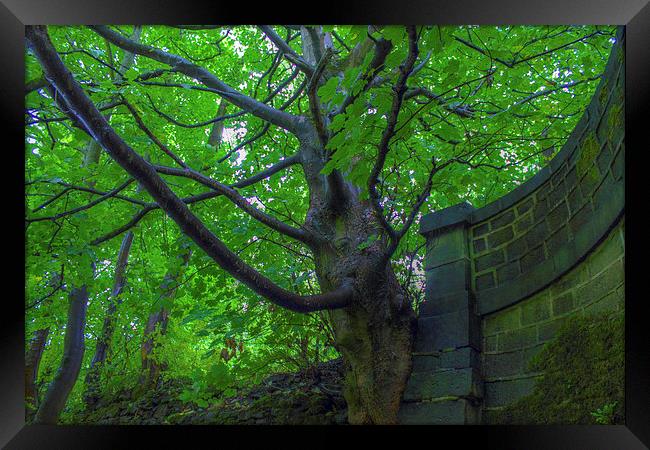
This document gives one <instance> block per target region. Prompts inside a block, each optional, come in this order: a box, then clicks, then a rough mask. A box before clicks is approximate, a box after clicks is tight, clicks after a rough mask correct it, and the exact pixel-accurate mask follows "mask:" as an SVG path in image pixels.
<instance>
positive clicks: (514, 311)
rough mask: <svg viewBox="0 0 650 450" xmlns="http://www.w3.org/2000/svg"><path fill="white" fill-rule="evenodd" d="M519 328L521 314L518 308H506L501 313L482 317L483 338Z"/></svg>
mask: <svg viewBox="0 0 650 450" xmlns="http://www.w3.org/2000/svg"><path fill="white" fill-rule="evenodd" d="M520 326H521V313H520V312H519V307H514V308H508V309H505V310H503V311H499V312H496V313H494V314H490V315H488V316H484V318H483V333H484V334H485V336H489V335H493V334H496V333H500V332H503V331H507V330H513V329H516V328H519V327H520Z"/></svg>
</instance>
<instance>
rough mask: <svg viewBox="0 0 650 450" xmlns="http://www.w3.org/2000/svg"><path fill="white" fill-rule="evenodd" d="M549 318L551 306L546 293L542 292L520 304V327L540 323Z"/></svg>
mask: <svg viewBox="0 0 650 450" xmlns="http://www.w3.org/2000/svg"><path fill="white" fill-rule="evenodd" d="M550 317H551V304H550V299H549V297H548V291H542V292H541V293H540V294H537V295H535V296H534V297H532V298H530V299H528V300H526V301H524V302H522V304H521V324H522V326H526V325H531V324H533V323H537V322H542V321H544V320H547V319H548V318H550Z"/></svg>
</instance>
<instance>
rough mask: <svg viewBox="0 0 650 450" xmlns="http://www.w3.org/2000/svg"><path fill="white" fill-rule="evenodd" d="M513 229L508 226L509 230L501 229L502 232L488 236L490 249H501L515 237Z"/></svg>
mask: <svg viewBox="0 0 650 450" xmlns="http://www.w3.org/2000/svg"><path fill="white" fill-rule="evenodd" d="M514 235H515V234H514V233H513V231H512V227H511V226H508V227H507V228H501V229H500V230H497V231H493V232H492V233H490V234H489V235H488V247H489V248H490V249H493V248H496V247H499V246H500V245H502V244H505V243H506V242H508V241H509V240H511V239H512V238H513V237H514Z"/></svg>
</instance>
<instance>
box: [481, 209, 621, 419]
mask: <svg viewBox="0 0 650 450" xmlns="http://www.w3.org/2000/svg"><path fill="white" fill-rule="evenodd" d="M624 261H625V221H624V220H621V221H620V223H619V224H618V225H617V226H616V227H615V228H614V229H613V230H612V231H611V232H610V233H609V235H608V236H607V238H606V239H605V241H604V242H603V243H602V244H601V245H600V246H598V247H597V249H596V250H594V251H593V252H591V253H590V254H589V256H588V257H587V259H585V260H584V261H583V262H582V263H580V264H578V265H577V266H575V267H574V268H573V269H572V270H570V271H569V272H568V273H566V274H565V275H563V276H562V277H560V278H558V279H557V280H556V281H554V282H553V283H552V284H551V285H550V286H548V287H547V288H545V289H543V290H541V291H539V292H538V293H536V294H534V295H533V296H531V297H528V298H527V299H525V300H523V301H521V302H518V303H516V304H514V305H513V306H510V307H508V308H506V309H504V310H501V311H499V312H496V313H493V314H489V315H486V316H484V317H483V320H482V330H481V331H482V336H483V339H482V348H481V350H482V352H481V355H482V369H483V370H482V378H483V383H484V384H483V386H484V392H485V396H484V402H483V408H482V414H483V420H482V422H484V423H493V420H491V416H492V415H491V413H492V412H494V411H498V410H499V409H500V408H502V407H504V406H506V405H508V404H511V403H513V402H514V401H516V400H518V399H519V398H521V397H522V396H524V395H526V394H528V393H529V392H530V391H531V389H532V387H533V385H534V382H535V378H536V376H538V375H539V374H538V373H534V372H531V371H530V370H529V368H528V363H529V362H530V360H531V358H532V357H533V356H535V355H536V354H537V353H539V351H540V350H541V349H542V347H543V346H544V344H545V343H546V342H548V341H549V340H551V339H552V338H553V337H554V336H555V334H556V333H557V331H558V330H559V328H560V327H561V326H562V324H563V323H564V322H565V321H566V320H567V319H568V318H569V317H572V316H574V315H581V316H582V315H588V314H597V313H601V312H609V311H623V308H624V299H625V278H624V274H625V271H624V265H625V262H624Z"/></svg>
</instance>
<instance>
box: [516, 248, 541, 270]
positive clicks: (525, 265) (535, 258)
mask: <svg viewBox="0 0 650 450" xmlns="http://www.w3.org/2000/svg"><path fill="white" fill-rule="evenodd" d="M545 258H546V256H545V255H544V246H543V245H539V246H537V247H536V248H533V249H532V250H530V251H529V252H528V253H526V254H525V255H524V256H523V257H522V258H521V273H523V274H525V273H526V272H528V271H529V270H531V269H532V268H533V267H535V266H537V265H539V264H540V263H541V262H542V261H544V259H545Z"/></svg>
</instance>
